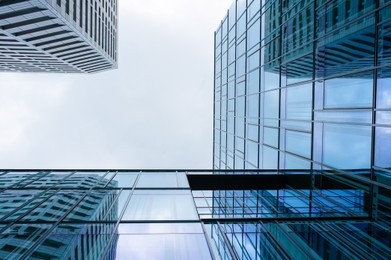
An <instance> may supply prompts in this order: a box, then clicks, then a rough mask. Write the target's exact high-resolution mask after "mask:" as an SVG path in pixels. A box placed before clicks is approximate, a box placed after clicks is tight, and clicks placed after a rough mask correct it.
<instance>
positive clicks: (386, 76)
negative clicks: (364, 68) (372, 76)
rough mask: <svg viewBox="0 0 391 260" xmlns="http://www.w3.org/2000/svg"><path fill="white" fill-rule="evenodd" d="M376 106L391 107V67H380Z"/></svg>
mask: <svg viewBox="0 0 391 260" xmlns="http://www.w3.org/2000/svg"><path fill="white" fill-rule="evenodd" d="M376 106H377V108H391V67H385V68H382V69H379V73H378V80H377V101H376Z"/></svg>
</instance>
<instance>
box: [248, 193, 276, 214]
mask: <svg viewBox="0 0 391 260" xmlns="http://www.w3.org/2000/svg"><path fill="white" fill-rule="evenodd" d="M254 191H255V193H256V194H257V196H259V197H258V198H259V199H260V200H261V201H262V203H263V204H266V205H267V206H268V207H270V208H272V209H273V210H274V211H275V212H276V213H277V215H278V208H277V209H276V208H275V207H274V206H273V205H271V204H270V202H268V201H267V200H266V199H265V198H264V197H263V195H261V194H259V193H258V191H257V190H254ZM277 200H278V199H277Z"/></svg>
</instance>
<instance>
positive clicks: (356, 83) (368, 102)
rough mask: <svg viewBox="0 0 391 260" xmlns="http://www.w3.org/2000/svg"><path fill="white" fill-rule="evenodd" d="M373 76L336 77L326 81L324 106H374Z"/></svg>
mask: <svg viewBox="0 0 391 260" xmlns="http://www.w3.org/2000/svg"><path fill="white" fill-rule="evenodd" d="M372 89H373V80H372V78H364V77H358V78H336V79H330V80H327V81H326V84H325V99H324V106H325V107H326V108H348V107H349V108H350V107H371V106H372V92H373V91H372Z"/></svg>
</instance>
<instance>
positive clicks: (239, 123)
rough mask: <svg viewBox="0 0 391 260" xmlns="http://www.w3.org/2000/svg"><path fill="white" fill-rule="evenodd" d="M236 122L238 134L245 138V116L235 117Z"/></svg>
mask: <svg viewBox="0 0 391 260" xmlns="http://www.w3.org/2000/svg"><path fill="white" fill-rule="evenodd" d="M235 123H236V132H235V134H236V136H240V137H243V138H244V118H240V117H237V118H236V119H235Z"/></svg>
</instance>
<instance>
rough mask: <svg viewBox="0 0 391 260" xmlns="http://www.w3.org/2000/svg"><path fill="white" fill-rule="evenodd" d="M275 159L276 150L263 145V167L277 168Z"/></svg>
mask: <svg viewBox="0 0 391 260" xmlns="http://www.w3.org/2000/svg"><path fill="white" fill-rule="evenodd" d="M277 160H278V152H277V150H275V149H272V148H269V147H266V146H263V158H262V161H263V169H277Z"/></svg>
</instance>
